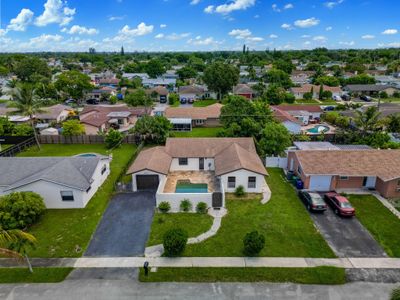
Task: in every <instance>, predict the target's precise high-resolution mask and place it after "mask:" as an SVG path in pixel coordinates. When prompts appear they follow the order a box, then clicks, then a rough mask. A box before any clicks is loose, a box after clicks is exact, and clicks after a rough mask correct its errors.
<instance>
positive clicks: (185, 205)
mask: <svg viewBox="0 0 400 300" xmlns="http://www.w3.org/2000/svg"><path fill="white" fill-rule="evenodd" d="M179 207H180V209H181V211H184V212H188V211H191V210H192V208H193V206H192V202H190V201H189V200H188V199H184V200H182V201H181V204H180V206H179Z"/></svg>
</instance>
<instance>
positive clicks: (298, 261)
mask: <svg viewBox="0 0 400 300" xmlns="http://www.w3.org/2000/svg"><path fill="white" fill-rule="evenodd" d="M145 261H148V262H149V265H150V267H175V268H192V267H198V268H216V267H227V268H260V267H263V268H312V267H318V266H333V267H339V268H346V269H400V258H386V257H385V258H360V257H357V258H355V257H352V258H304V257H175V258H171V257H97V258H95V257H82V258H65V259H64V258H55V259H51V258H49V259H40V258H33V259H32V260H31V262H32V265H33V266H34V267H73V268H136V267H142V266H143V264H144V262H145ZM10 267H25V265H24V264H23V263H18V261H16V260H12V259H0V268H10Z"/></svg>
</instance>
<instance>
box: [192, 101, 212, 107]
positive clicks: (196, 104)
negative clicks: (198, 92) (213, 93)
mask: <svg viewBox="0 0 400 300" xmlns="http://www.w3.org/2000/svg"><path fill="white" fill-rule="evenodd" d="M215 103H217V100H214V99H206V100H197V101H194V103H193V107H205V106H209V105H212V104H215Z"/></svg>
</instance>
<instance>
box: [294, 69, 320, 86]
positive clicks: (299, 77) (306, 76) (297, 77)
mask: <svg viewBox="0 0 400 300" xmlns="http://www.w3.org/2000/svg"><path fill="white" fill-rule="evenodd" d="M314 73H315V72H314V71H302V70H294V71H293V72H292V74H291V75H290V79H291V80H292V82H293V83H294V84H299V85H303V84H306V83H309V82H310V78H311V77H312V76H313V75H314Z"/></svg>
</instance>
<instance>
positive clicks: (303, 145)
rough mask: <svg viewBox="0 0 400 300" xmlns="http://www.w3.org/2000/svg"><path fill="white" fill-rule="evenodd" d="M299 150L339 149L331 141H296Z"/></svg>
mask: <svg viewBox="0 0 400 300" xmlns="http://www.w3.org/2000/svg"><path fill="white" fill-rule="evenodd" d="M293 144H294V145H295V146H296V148H297V149H298V150H339V148H338V147H337V146H335V145H333V144H332V143H330V142H294V143H293Z"/></svg>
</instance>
